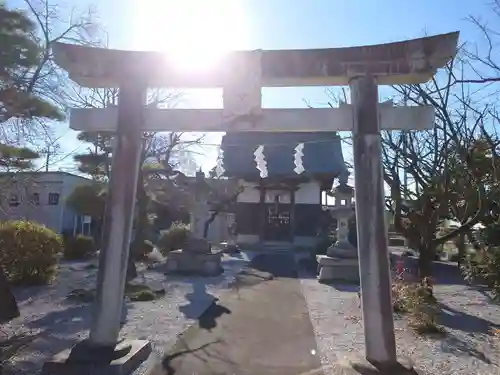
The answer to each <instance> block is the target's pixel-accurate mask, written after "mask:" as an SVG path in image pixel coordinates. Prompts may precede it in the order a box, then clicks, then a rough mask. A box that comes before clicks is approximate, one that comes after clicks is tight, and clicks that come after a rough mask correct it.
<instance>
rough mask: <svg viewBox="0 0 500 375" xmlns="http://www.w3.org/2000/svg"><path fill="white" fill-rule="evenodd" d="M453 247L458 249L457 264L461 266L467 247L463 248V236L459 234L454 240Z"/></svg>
mask: <svg viewBox="0 0 500 375" xmlns="http://www.w3.org/2000/svg"><path fill="white" fill-rule="evenodd" d="M455 246H456V247H457V249H458V264H459V265H461V264H462V263H463V261H464V260H465V255H466V250H467V247H466V246H465V234H463V233H462V234H459V235H458V237H457V238H456V239H455Z"/></svg>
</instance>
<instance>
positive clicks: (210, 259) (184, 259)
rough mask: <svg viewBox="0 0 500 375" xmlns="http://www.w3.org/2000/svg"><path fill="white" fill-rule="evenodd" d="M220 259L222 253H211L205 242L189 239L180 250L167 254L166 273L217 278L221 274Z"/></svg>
mask: <svg viewBox="0 0 500 375" xmlns="http://www.w3.org/2000/svg"><path fill="white" fill-rule="evenodd" d="M221 259H222V253H213V252H212V250H211V247H210V244H209V243H208V242H207V241H206V240H204V239H200V238H190V239H188V241H187V243H186V245H185V246H184V247H183V248H182V249H179V250H174V251H171V252H170V253H169V254H168V256H167V263H166V268H167V273H184V274H185V273H188V274H196V275H201V276H217V275H220V274H221V273H222V272H223V269H222V266H221Z"/></svg>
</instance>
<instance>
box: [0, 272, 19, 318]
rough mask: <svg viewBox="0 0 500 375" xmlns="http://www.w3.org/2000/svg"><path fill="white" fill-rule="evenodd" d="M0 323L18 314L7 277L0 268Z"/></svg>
mask: <svg viewBox="0 0 500 375" xmlns="http://www.w3.org/2000/svg"><path fill="white" fill-rule="evenodd" d="M0 301H1V302H2V303H1V307H0V323H7V322H9V321H11V320H12V319H14V318H17V317H18V316H19V307H18V306H17V302H16V298H15V297H14V294H13V293H12V290H11V288H10V285H9V282H8V280H7V277H6V276H5V274H4V272H3V270H2V269H1V268H0Z"/></svg>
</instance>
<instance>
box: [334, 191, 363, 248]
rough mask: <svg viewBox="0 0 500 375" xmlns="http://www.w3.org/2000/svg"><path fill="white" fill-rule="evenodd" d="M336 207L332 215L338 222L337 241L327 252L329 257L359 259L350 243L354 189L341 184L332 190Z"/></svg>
mask: <svg viewBox="0 0 500 375" xmlns="http://www.w3.org/2000/svg"><path fill="white" fill-rule="evenodd" d="M332 195H333V197H334V198H335V205H334V206H333V207H331V208H330V214H331V215H332V216H333V217H334V218H335V219H336V220H337V241H336V243H335V244H333V245H332V246H330V247H329V248H328V250H327V254H328V255H329V256H333V257H335V256H342V255H343V256H352V257H357V249H356V248H355V247H354V246H353V245H352V244H351V243H350V242H349V239H348V237H349V220H350V219H351V218H352V216H353V215H354V207H353V197H354V189H353V188H352V187H351V186H349V185H347V184H341V185H339V186H337V187H336V188H334V189H333V190H332Z"/></svg>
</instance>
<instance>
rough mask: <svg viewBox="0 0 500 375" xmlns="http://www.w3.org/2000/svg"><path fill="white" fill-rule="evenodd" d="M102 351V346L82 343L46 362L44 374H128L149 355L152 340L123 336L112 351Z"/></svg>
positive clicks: (43, 369)
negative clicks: (90, 345) (97, 346)
mask: <svg viewBox="0 0 500 375" xmlns="http://www.w3.org/2000/svg"><path fill="white" fill-rule="evenodd" d="M104 353H105V349H104ZM102 354H103V349H99V348H90V347H88V346H86V343H85V342H82V343H79V344H77V345H76V346H75V347H73V348H72V349H66V350H63V351H62V352H60V353H58V354H56V355H55V356H54V357H53V358H52V359H51V360H49V361H47V362H45V363H44V364H43V368H42V375H128V374H131V373H132V372H133V371H134V370H135V369H136V368H137V367H139V365H140V364H141V363H142V362H144V361H145V360H146V359H147V358H148V357H149V355H150V354H151V344H150V343H149V341H145V340H124V341H122V342H120V343H118V344H117V346H116V347H115V350H114V351H112V352H110V353H109V355H106V354H104V355H102Z"/></svg>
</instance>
